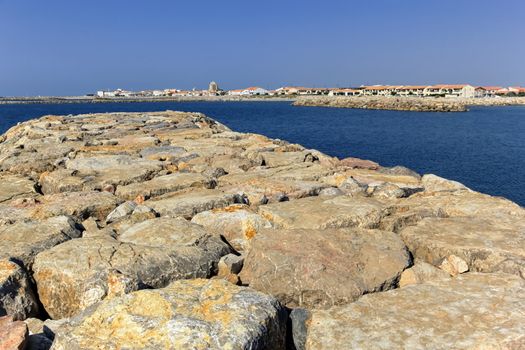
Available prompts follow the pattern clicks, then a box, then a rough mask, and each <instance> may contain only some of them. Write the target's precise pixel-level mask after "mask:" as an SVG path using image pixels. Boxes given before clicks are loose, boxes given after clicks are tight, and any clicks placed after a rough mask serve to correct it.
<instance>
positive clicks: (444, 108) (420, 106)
mask: <svg viewBox="0 0 525 350" xmlns="http://www.w3.org/2000/svg"><path fill="white" fill-rule="evenodd" d="M294 105H295V106H318V107H336V108H362V109H384V110H394V111H416V112H464V111H467V110H468V107H469V106H474V105H476V106H509V105H525V98H523V97H503V98H468V99H467V98H422V97H394V96H373V97H369V96H305V97H299V98H298V99H297V100H296V101H295V102H294Z"/></svg>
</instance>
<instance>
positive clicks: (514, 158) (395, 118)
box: [0, 102, 525, 206]
mask: <svg viewBox="0 0 525 350" xmlns="http://www.w3.org/2000/svg"><path fill="white" fill-rule="evenodd" d="M167 109H170V110H181V111H196V112H203V113H205V114H207V115H208V116H210V117H212V118H215V119H217V120H218V121H220V122H222V123H224V124H226V125H228V126H229V127H230V128H232V129H234V130H236V131H241V132H254V133H260V134H264V135H267V136H269V137H273V138H281V139H285V140H288V141H290V142H295V143H300V144H302V145H304V146H305V147H308V148H315V149H318V150H320V151H322V152H325V153H327V154H330V155H333V156H337V157H340V158H343V157H349V156H352V157H359V158H365V159H371V160H374V161H376V162H378V163H380V164H381V165H384V166H394V165H398V164H399V165H404V166H406V167H409V168H411V169H413V170H415V171H417V172H419V173H422V174H423V173H434V174H437V175H439V176H443V177H446V178H449V179H454V180H457V181H460V182H462V183H464V184H465V185H467V186H469V187H471V188H472V189H475V190H478V191H481V192H485V193H489V194H492V195H499V196H504V197H507V198H509V199H511V200H513V201H515V202H517V203H519V204H521V205H522V206H525V106H515V107H475V108H472V109H471V110H470V111H469V112H466V113H423V112H398V111H372V110H359V109H332V108H322V107H293V106H291V105H290V103H288V102H155V103H104V104H49V105H45V104H39V105H37V104H35V105H0V132H4V131H5V130H7V129H8V128H9V127H11V126H12V125H14V124H16V123H17V122H20V121H24V120H27V119H31V118H36V117H40V116H42V115H46V114H66V115H67V114H79V113H93V112H125V111H129V112H142V111H164V110H167Z"/></svg>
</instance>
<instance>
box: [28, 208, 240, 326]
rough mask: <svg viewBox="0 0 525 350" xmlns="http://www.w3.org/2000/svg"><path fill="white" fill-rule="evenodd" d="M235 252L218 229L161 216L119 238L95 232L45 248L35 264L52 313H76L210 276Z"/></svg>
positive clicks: (41, 292)
mask: <svg viewBox="0 0 525 350" xmlns="http://www.w3.org/2000/svg"><path fill="white" fill-rule="evenodd" d="M229 252H230V249H229V247H228V246H227V245H226V244H225V243H224V242H222V241H221V239H220V237H219V236H218V235H211V234H209V233H208V232H207V231H206V230H205V229H204V228H202V227H201V226H199V225H195V224H192V223H190V222H187V221H186V220H184V219H182V218H158V219H151V220H147V221H144V222H141V223H138V224H136V225H134V226H132V227H130V228H129V229H127V230H125V231H124V232H123V233H122V234H121V235H120V236H119V240H116V239H113V238H111V237H109V236H95V237H89V238H81V239H77V240H75V241H74V242H66V243H64V244H61V245H58V246H56V247H54V248H53V249H49V250H47V251H44V252H42V253H40V254H39V255H38V256H37V257H36V259H35V263H34V266H33V270H34V278H35V280H36V283H37V287H38V295H39V298H40V301H41V302H42V304H43V305H44V307H45V309H46V311H47V312H48V313H49V315H50V316H51V317H52V318H63V317H69V316H72V315H74V314H76V313H78V312H79V311H81V310H83V309H85V308H86V307H88V306H90V305H92V304H94V303H96V302H98V301H100V300H102V299H105V298H107V297H112V296H114V295H119V294H122V293H127V292H130V291H133V290H137V289H142V288H160V287H164V286H166V285H167V284H168V283H169V282H171V281H174V280H177V279H190V278H206V277H210V276H211V275H212V274H213V273H214V271H215V269H216V265H217V263H218V261H219V259H220V258H221V256H223V255H226V254H228V253H229Z"/></svg>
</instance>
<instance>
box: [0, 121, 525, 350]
mask: <svg viewBox="0 0 525 350" xmlns="http://www.w3.org/2000/svg"><path fill="white" fill-rule="evenodd" d="M0 154H1V155H2V157H1V158H0V289H1V290H2V291H8V293H4V294H2V298H0V310H6V313H7V314H8V315H9V316H8V317H0V324H1V325H2V329H3V330H9V332H7V333H6V335H5V336H4V337H7V338H8V339H9V341H10V342H11V344H18V345H19V344H24V343H32V344H42V347H40V348H44V346H47V348H49V346H51V344H52V346H53V350H66V349H121V348H128V349H142V348H147V349H164V348H166V349H167V348H178V349H191V348H202V349H261V350H262V349H276V350H284V349H292V348H295V349H346V348H363V349H368V348H373V347H374V346H375V345H376V344H377V343H378V342H380V343H381V344H382V346H383V348H385V349H386V348H403V347H406V344H410V345H411V346H412V347H413V348H427V349H443V348H454V347H455V346H456V345H457V344H462V345H463V346H464V347H465V348H471V349H472V348H482V347H486V346H487V344H490V346H493V347H494V348H520V347H523V346H524V345H525V343H524V338H523V334H525V316H524V314H523V312H522V310H523V309H524V308H525V304H524V300H525V280H524V279H523V276H524V274H525V251H524V248H523V247H525V240H524V239H525V238H524V237H523V234H522V233H523V230H524V228H525V226H524V223H525V209H524V208H522V207H520V206H519V205H517V204H515V203H513V202H511V201H509V200H506V199H504V198H501V197H492V196H489V195H486V194H482V193H478V192H475V191H472V190H470V189H469V188H467V187H465V186H464V185H462V184H460V183H458V182H454V181H450V180H447V179H444V178H440V177H438V176H435V175H432V174H425V175H422V176H421V175H420V174H417V173H415V172H414V171H411V170H410V169H407V168H404V167H402V166H396V167H383V166H381V165H380V164H377V163H375V162H373V161H369V160H363V159H357V158H352V157H350V156H351V155H348V156H349V157H348V158H344V159H338V158H335V157H331V156H328V155H326V154H323V153H322V152H319V151H317V150H314V149H306V148H305V147H303V146H301V145H299V144H292V143H289V142H286V141H283V140H276V139H271V138H268V137H266V136H263V135H258V134H248V133H239V132H235V131H232V130H230V129H228V128H227V127H225V126H224V125H222V124H220V123H218V122H216V121H215V120H213V119H211V118H208V117H206V116H205V115H203V114H200V113H184V112H172V111H166V112H146V113H107V114H89V115H77V116H46V117H42V118H40V119H36V120H30V121H26V122H23V123H20V124H18V125H16V126H13V127H12V128H11V129H10V130H8V131H7V132H6V133H5V134H4V135H2V136H1V137H0ZM465 320H472V321H471V322H464V321H465ZM451 324H452V325H458V326H457V327H453V331H451ZM28 330H29V331H30V332H31V335H29V334H28ZM428 334H431V335H432V336H431V337H429V336H428ZM7 338H6V339H7Z"/></svg>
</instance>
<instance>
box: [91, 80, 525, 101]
mask: <svg viewBox="0 0 525 350" xmlns="http://www.w3.org/2000/svg"><path fill="white" fill-rule="evenodd" d="M225 95H227V96H307V95H317V96H322V95H324V96H414V97H418V96H419V97H465V98H474V97H497V96H525V87H502V86H473V85H470V84H440V85H369V86H364V85H363V86H359V87H351V88H313V87H300V86H284V87H280V88H278V89H275V90H268V89H265V88H262V87H258V86H252V87H247V88H244V89H236V90H222V89H221V88H219V85H218V84H217V83H216V82H214V81H212V82H211V83H210V84H209V86H208V89H206V90H197V89H193V90H179V89H164V90H144V91H128V90H123V89H116V90H113V91H111V90H100V91H97V93H96V94H95V96H96V97H99V98H106V97H107V98H111V97H177V96H225Z"/></svg>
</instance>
